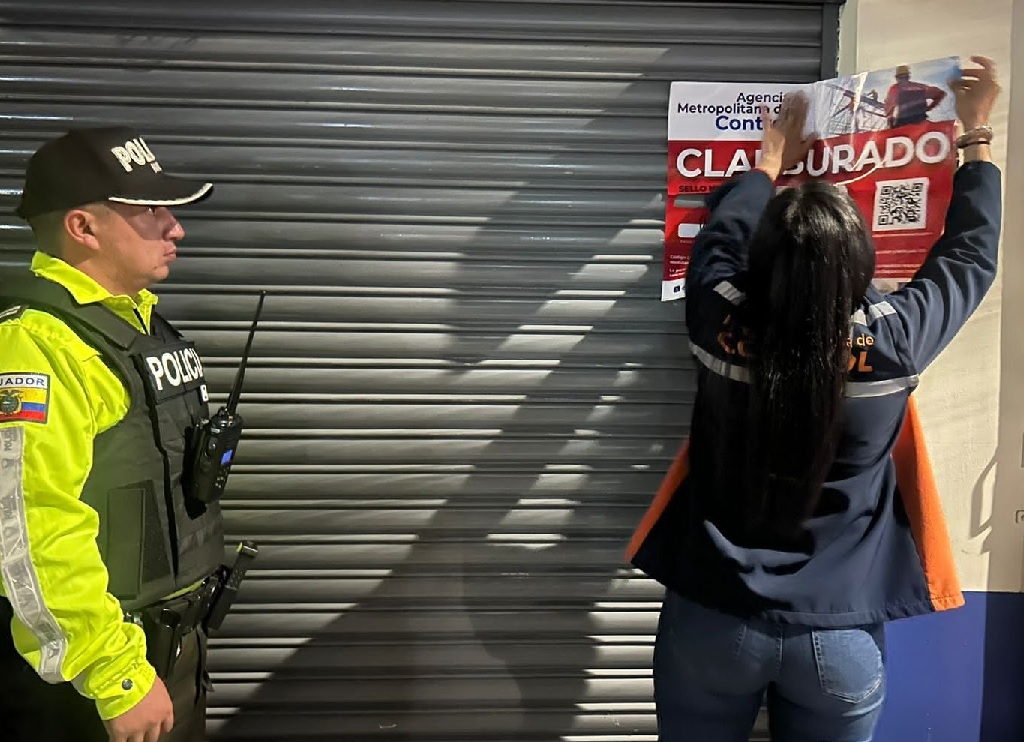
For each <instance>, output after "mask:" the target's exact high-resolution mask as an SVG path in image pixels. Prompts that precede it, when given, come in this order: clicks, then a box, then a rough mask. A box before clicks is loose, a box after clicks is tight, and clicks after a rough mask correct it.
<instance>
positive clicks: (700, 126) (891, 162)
mask: <svg viewBox="0 0 1024 742" xmlns="http://www.w3.org/2000/svg"><path fill="white" fill-rule="evenodd" d="M959 76H960V60H959V58H957V57H946V58H943V59H937V60H931V61H926V62H919V63H916V64H912V65H900V66H899V67H893V68H888V69H884V70H875V71H872V72H864V73H859V74H857V75H850V76H844V77H838V78H834V79H832V80H825V81H822V82H816V83H810V84H785V83H779V84H774V83H713V82H712V83H709V82H674V83H672V86H671V89H670V95H669V111H668V198H667V199H666V203H667V207H666V214H665V253H664V261H663V276H662V300H663V301H671V300H673V299H679V298H682V296H683V295H684V290H685V287H684V279H685V275H686V267H687V265H688V264H689V256H690V249H691V247H692V245H693V237H694V236H695V234H696V233H695V232H694V230H693V224H694V223H695V222H694V218H695V215H696V214H698V213H700V212H701V206H702V203H703V201H702V199H703V196H704V195H705V194H707V193H708V192H710V191H711V190H713V189H714V188H715V187H717V186H718V185H721V184H722V183H724V182H725V181H726V180H728V179H729V178H731V177H733V176H734V175H737V174H740V173H743V172H745V171H747V170H750V169H751V168H753V167H756V166H757V164H758V163H759V161H760V143H761V117H760V106H761V105H768V106H769V107H770V109H771V111H772V114H773V115H776V114H777V113H778V110H779V106H780V105H781V103H782V99H783V96H784V95H785V94H786V93H787V92H790V91H794V90H802V91H803V92H804V93H805V94H806V95H807V96H808V99H809V101H810V110H809V112H808V117H807V129H806V131H807V133H808V134H810V133H812V132H813V133H817V134H818V137H819V139H818V141H817V142H816V143H815V145H814V147H813V148H812V149H811V151H810V152H809V153H808V155H807V158H806V160H805V161H804V162H802V163H801V164H800V165H798V166H797V167H796V168H794V169H793V170H791V171H788V172H787V173H786V174H784V175H783V176H782V177H780V178H779V180H778V185H779V186H780V187H786V186H790V185H793V184H797V183H800V182H802V181H804V180H807V179H808V178H821V179H824V180H827V181H829V182H831V183H834V184H836V185H839V186H841V187H843V188H845V189H846V190H847V192H848V193H849V194H850V196H851V197H852V198H853V199H854V201H855V202H856V203H857V205H858V207H859V208H860V210H861V213H863V214H864V218H865V221H866V222H867V224H868V226H869V228H870V229H871V233H872V236H873V238H874V241H875V248H876V250H877V267H876V272H875V278H876V279H879V280H887V281H890V282H891V281H905V280H907V279H909V278H910V277H911V276H912V275H913V274H914V272H915V271H916V270H917V268H918V267H919V266H920V265H921V262H922V261H923V260H924V257H925V255H926V254H927V253H928V250H929V249H930V248H931V246H932V244H934V242H935V240H936V239H937V238H938V237H939V235H940V234H941V233H942V228H943V222H944V219H945V213H946V207H947V206H948V204H949V199H950V195H951V192H952V186H953V173H954V171H955V169H956V164H957V152H956V147H955V145H954V143H953V140H954V138H955V131H956V113H955V103H954V98H953V92H952V90H951V89H950V88H949V80H950V79H951V78H957V77H959Z"/></svg>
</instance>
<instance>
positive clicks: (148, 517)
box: [0, 273, 224, 611]
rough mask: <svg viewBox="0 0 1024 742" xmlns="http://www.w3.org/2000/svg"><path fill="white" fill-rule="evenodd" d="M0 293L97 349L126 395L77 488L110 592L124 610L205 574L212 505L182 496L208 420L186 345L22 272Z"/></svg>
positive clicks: (214, 543) (156, 326)
mask: <svg viewBox="0 0 1024 742" xmlns="http://www.w3.org/2000/svg"><path fill="white" fill-rule="evenodd" d="M0 291H2V294H3V298H2V299H0V311H2V309H4V308H13V307H14V305H16V304H19V303H20V304H22V305H24V306H25V307H31V308H33V309H39V310H41V311H45V312H47V313H49V314H52V315H54V316H56V317H58V318H59V319H61V320H62V321H63V322H64V323H65V324H67V325H68V326H69V327H70V328H71V329H72V330H73V331H74V332H75V333H76V334H77V335H78V336H79V337H80V338H81V339H82V340H83V341H85V342H86V343H88V344H89V345H90V346H92V347H93V348H95V349H96V350H97V351H99V353H100V354H101V356H102V358H103V359H104V361H105V362H106V363H107V365H108V366H109V367H110V368H111V369H112V370H113V371H114V372H115V373H116V374H117V375H118V376H119V377H120V379H121V381H122V382H123V383H124V385H125V388H126V389H127V390H128V395H129V407H128V413H127V414H126V415H125V417H124V419H123V420H121V422H119V423H118V424H117V425H115V426H114V427H112V428H111V429H109V430H107V431H105V432H103V433H102V434H100V435H98V436H97V437H96V438H95V440H94V442H93V464H92V469H91V471H90V473H89V477H88V479H87V481H86V483H85V486H84V489H83V491H82V501H83V502H85V503H86V504H88V505H89V506H90V507H92V508H94V509H95V510H96V512H97V513H98V514H99V522H100V529H99V535H98V537H97V541H98V544H99V550H100V555H101V556H102V558H103V562H104V564H105V565H106V567H107V571H108V572H109V575H110V583H109V588H108V589H109V591H110V593H111V594H112V595H114V596H115V597H116V598H117V599H118V600H119V601H120V602H121V605H122V607H123V608H124V609H125V610H126V611H127V610H135V609H136V608H140V607H143V606H146V605H150V604H152V603H155V602H157V601H158V600H160V599H161V598H164V597H166V596H168V595H169V594H171V593H173V592H176V591H178V590H181V589H184V588H186V587H188V586H189V585H192V584H193V583H195V582H197V581H199V580H202V579H203V578H205V577H206V576H207V575H209V574H211V573H212V572H213V571H214V570H215V569H216V568H217V567H218V566H219V565H220V564H221V563H222V561H223V558H224V529H223V521H222V517H221V511H220V506H219V504H218V503H211V504H209V505H203V504H202V503H198V502H196V501H195V500H192V499H190V498H188V497H186V494H185V492H186V485H187V477H188V472H187V471H186V468H187V465H188V462H189V461H191V453H192V451H191V449H190V443H191V439H192V437H193V431H194V430H195V428H196V426H197V424H198V423H200V422H201V421H202V420H204V419H205V418H207V417H208V416H209V409H208V406H207V400H208V397H207V392H206V381H205V379H204V377H203V367H202V362H201V361H200V359H199V355H198V353H196V351H195V347H194V345H193V344H192V343H190V342H187V341H186V340H185V339H184V338H183V337H182V336H181V334H180V333H178V331H177V330H175V329H174V328H173V327H171V325H170V324H169V323H168V322H167V321H166V320H164V319H163V318H162V317H160V316H159V315H158V314H157V313H156V312H153V315H152V320H151V326H152V330H151V333H152V334H150V335H145V334H143V333H141V332H140V331H139V330H138V329H137V328H135V327H133V326H132V325H131V324H129V323H128V322H125V321H124V320H123V319H121V318H120V317H118V316H117V315H116V314H114V313H113V312H111V311H110V310H109V309H107V308H106V307H104V306H102V305H100V304H90V305H81V304H78V303H77V302H76V301H75V300H74V298H73V297H72V296H71V294H70V293H69V292H68V291H67V289H65V288H64V287H63V286H61V285H60V284H57V283H54V282H53V281H48V280H45V279H42V278H38V277H36V276H35V275H33V274H31V273H22V274H19V275H18V276H17V278H16V279H13V277H12V276H11V275H10V274H8V275H7V276H4V280H3V284H2V289H0ZM18 314H20V312H16V313H14V314H13V315H12V316H17V315H18ZM183 478H184V479H185V481H184V482H183Z"/></svg>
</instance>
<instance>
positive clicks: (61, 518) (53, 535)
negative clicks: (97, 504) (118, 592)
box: [0, 253, 157, 720]
mask: <svg viewBox="0 0 1024 742" xmlns="http://www.w3.org/2000/svg"><path fill="white" fill-rule="evenodd" d="M32 270H33V272H35V273H36V275H38V276H40V277H42V278H46V279H49V280H51V281H55V282H56V283H59V284H61V285H63V286H65V287H66V288H67V289H68V290H69V291H70V292H71V294H72V295H73V296H74V297H75V299H76V300H77V301H78V302H79V303H82V304H86V303H95V302H100V303H102V304H103V305H104V306H106V307H107V308H109V309H110V310H111V311H113V312H114V313H116V314H117V315H118V316H119V317H122V318H123V319H125V320H127V321H128V322H130V323H131V324H132V325H134V326H135V327H138V328H139V329H140V330H141V331H143V332H148V331H149V330H148V328H149V322H150V317H151V314H152V310H153V306H154V305H155V304H156V302H157V298H156V296H155V295H154V294H152V293H150V292H149V291H142V292H141V293H140V294H139V295H138V296H137V297H135V298H134V299H133V298H132V297H128V296H113V295H112V294H110V292H108V291H107V290H106V289H104V288H102V287H101V286H100V285H99V284H97V283H96V282H95V281H94V280H93V279H91V278H90V277H88V276H86V275H85V274H84V273H82V272H81V271H78V270H77V269H75V268H73V267H71V266H70V265H68V264H67V263H64V262H63V261H61V260H59V259H57V258H54V257H51V256H49V255H45V254H43V253H36V254H35V255H34V256H33V259H32ZM128 402H129V400H128V394H127V391H126V390H125V388H124V385H123V384H122V383H121V381H120V380H119V379H118V377H117V376H116V374H115V373H114V372H113V371H111V370H110V369H109V368H108V367H107V365H106V364H105V363H104V362H103V360H102V358H101V357H100V355H99V354H98V352H97V351H96V350H95V349H93V348H92V347H91V346H89V345H87V344H86V343H84V342H83V341H82V340H81V339H79V337H78V336H77V335H76V334H75V333H74V332H73V331H72V330H71V329H70V328H69V327H68V326H67V325H66V324H64V323H63V322H62V321H60V320H59V319H57V318H56V317H54V316H52V315H50V314H47V313H45V312H41V311H36V310H32V309H28V310H25V311H24V312H21V313H20V314H17V313H16V316H10V317H7V318H4V317H2V316H0V566H2V575H3V582H2V586H0V589H2V593H3V595H4V596H5V597H6V598H7V599H8V600H9V601H10V602H11V604H12V606H14V609H15V614H16V619H15V621H14V622H13V625H12V634H13V637H14V643H15V646H16V647H17V648H18V651H19V652H20V653H21V654H22V655H23V656H24V657H25V659H26V660H27V661H28V662H29V663H30V664H31V665H32V667H33V668H35V670H36V672H38V673H39V675H40V676H41V677H42V678H43V679H44V680H46V681H47V682H50V683H59V682H64V681H71V682H73V683H74V685H75V687H76V688H77V689H78V691H79V692H80V693H81V694H83V695H84V696H86V697H88V698H90V699H93V700H95V701H96V706H97V710H98V712H99V715H100V717H101V718H102V719H104V720H106V719H111V718H113V717H115V716H119V715H121V714H123V713H124V712H126V711H128V710H129V709H131V708H132V707H133V706H135V704H137V703H138V702H139V701H141V700H142V698H143V696H145V695H146V693H148V692H149V690H150V688H151V687H152V686H153V683H154V679H155V677H156V672H155V670H154V669H153V667H152V665H150V664H149V663H148V662H147V661H146V639H145V636H144V634H143V632H142V629H141V628H139V627H138V626H136V625H134V624H131V623H126V622H125V621H124V617H123V613H122V610H121V607H120V604H119V603H118V601H117V599H116V598H114V596H113V595H111V594H110V593H108V592H107V568H106V566H105V565H104V564H103V561H102V560H101V559H100V553H99V549H98V547H97V543H96V536H97V533H98V531H99V516H98V514H97V513H96V511H95V510H93V509H92V508H91V507H89V506H88V505H86V504H85V503H83V502H81V500H80V496H81V493H82V487H83V485H84V483H85V481H86V479H87V478H88V475H89V471H90V468H91V466H92V453H93V438H94V437H95V436H97V435H99V434H100V433H102V432H104V431H105V430H107V429H109V428H111V427H113V426H114V425H116V424H117V423H118V422H120V420H121V419H122V418H123V417H124V416H125V414H126V413H127V411H128ZM24 546H27V549H25V548H24Z"/></svg>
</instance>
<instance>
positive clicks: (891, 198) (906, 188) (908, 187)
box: [872, 178, 928, 232]
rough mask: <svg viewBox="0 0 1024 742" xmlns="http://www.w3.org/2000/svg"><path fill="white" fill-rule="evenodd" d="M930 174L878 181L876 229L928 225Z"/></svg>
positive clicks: (913, 227)
mask: <svg viewBox="0 0 1024 742" xmlns="http://www.w3.org/2000/svg"><path fill="white" fill-rule="evenodd" d="M927 207H928V178H908V179H906V180H882V181H879V182H878V183H876V184H875V213H874V219H873V221H872V228H873V231H875V232H892V231H895V230H903V229H924V227H925V225H926V224H927V217H928V214H927Z"/></svg>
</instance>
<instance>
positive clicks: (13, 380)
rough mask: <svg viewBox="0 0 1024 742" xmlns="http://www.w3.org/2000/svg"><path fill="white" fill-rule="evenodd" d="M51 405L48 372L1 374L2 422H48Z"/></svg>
mask: <svg viewBox="0 0 1024 742" xmlns="http://www.w3.org/2000/svg"><path fill="white" fill-rule="evenodd" d="M49 407H50V377H49V375H47V374H32V373H13V374H0V423H10V422H29V423H43V424H45V423H46V417H47V412H48V411H49Z"/></svg>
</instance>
